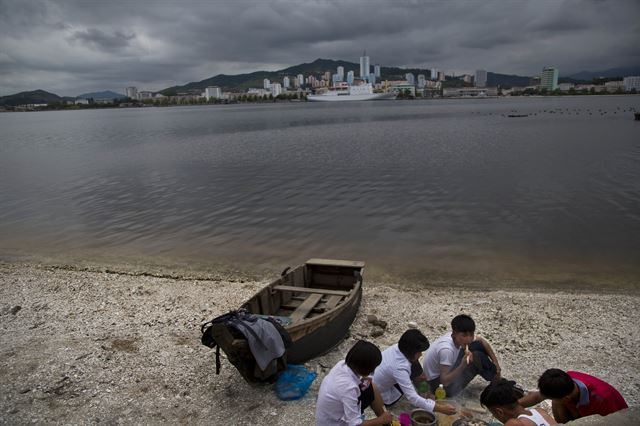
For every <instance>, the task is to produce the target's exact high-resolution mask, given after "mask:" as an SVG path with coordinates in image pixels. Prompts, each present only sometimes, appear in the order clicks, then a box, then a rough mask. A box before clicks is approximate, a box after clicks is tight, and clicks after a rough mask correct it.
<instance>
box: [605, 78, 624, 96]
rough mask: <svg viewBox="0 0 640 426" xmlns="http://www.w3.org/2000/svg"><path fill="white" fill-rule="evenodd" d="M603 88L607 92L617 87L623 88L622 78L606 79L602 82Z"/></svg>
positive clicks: (616, 89) (614, 90)
mask: <svg viewBox="0 0 640 426" xmlns="http://www.w3.org/2000/svg"><path fill="white" fill-rule="evenodd" d="M604 89H605V90H606V91H607V92H609V93H614V92H617V91H618V89H620V90H624V80H618V81H607V82H606V83H604Z"/></svg>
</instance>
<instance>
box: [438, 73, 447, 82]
mask: <svg viewBox="0 0 640 426" xmlns="http://www.w3.org/2000/svg"><path fill="white" fill-rule="evenodd" d="M445 80H446V77H445V76H444V71H438V81H445Z"/></svg>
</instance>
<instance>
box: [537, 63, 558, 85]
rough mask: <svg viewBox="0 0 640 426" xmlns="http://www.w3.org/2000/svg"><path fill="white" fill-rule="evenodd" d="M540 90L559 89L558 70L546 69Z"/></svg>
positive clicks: (541, 76)
mask: <svg viewBox="0 0 640 426" xmlns="http://www.w3.org/2000/svg"><path fill="white" fill-rule="evenodd" d="M540 88H541V89H547V90H556V89H557V88H558V69H557V68H553V67H544V68H543V69H542V75H540Z"/></svg>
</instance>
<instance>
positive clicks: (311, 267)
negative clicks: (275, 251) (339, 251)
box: [214, 259, 364, 381]
mask: <svg viewBox="0 0 640 426" xmlns="http://www.w3.org/2000/svg"><path fill="white" fill-rule="evenodd" d="M363 269H364V262H360V261H351V260H330V259H310V260H308V261H307V262H306V263H305V264H304V265H300V266H297V267H296V268H294V269H290V268H287V269H285V270H284V271H283V272H282V274H281V276H280V277H279V278H277V279H276V280H274V281H272V282H271V283H270V284H268V285H267V286H266V287H264V288H263V289H262V290H260V291H259V292H258V293H257V294H255V295H254V296H253V297H251V298H250V299H249V300H247V301H246V302H245V303H243V304H242V305H241V306H240V308H241V309H242V310H246V311H248V312H250V313H252V314H255V315H257V316H259V317H263V318H265V317H267V318H272V319H274V320H276V321H277V322H278V323H280V324H281V325H282V326H283V327H284V329H285V330H286V331H287V333H288V334H289V336H290V337H291V341H292V345H291V346H290V347H289V348H288V349H287V351H286V361H287V362H288V363H294V364H297V363H303V362H305V361H307V360H309V359H311V358H314V357H316V356H318V355H322V354H324V353H325V352H328V351H329V350H331V349H332V348H333V347H335V346H336V345H337V344H338V343H340V342H341V341H342V340H343V339H344V338H345V336H346V335H347V333H348V331H349V327H350V326H351V324H352V323H353V320H354V319H355V317H356V314H357V312H358V308H359V307H360V301H361V299H362V272H363ZM214 336H215V339H216V341H217V342H218V344H219V346H220V348H221V349H222V350H223V351H224V352H225V353H226V354H227V356H228V358H229V359H230V360H231V362H232V363H233V364H234V365H235V366H236V368H238V370H239V371H240V373H242V375H243V377H244V378H245V379H246V380H247V381H262V380H265V379H268V378H270V376H271V375H272V374H274V373H275V372H257V371H249V372H247V371H246V370H247V368H246V367H244V366H245V365H246V362H244V361H246V358H247V357H251V356H252V355H251V352H250V351H249V350H248V345H247V342H246V340H244V339H242V338H241V337H240V336H238V335H237V333H233V332H232V330H229V329H228V327H224V326H223V325H221V324H220V325H214ZM243 359H244V360H243ZM243 362H244V364H243ZM239 365H243V367H242V368H241V367H239ZM243 370H245V371H243ZM252 370H255V369H252Z"/></svg>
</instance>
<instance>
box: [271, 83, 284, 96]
mask: <svg viewBox="0 0 640 426" xmlns="http://www.w3.org/2000/svg"><path fill="white" fill-rule="evenodd" d="M271 94H272V95H273V97H274V98H275V97H276V96H278V95H280V94H282V86H281V85H280V83H271Z"/></svg>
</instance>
